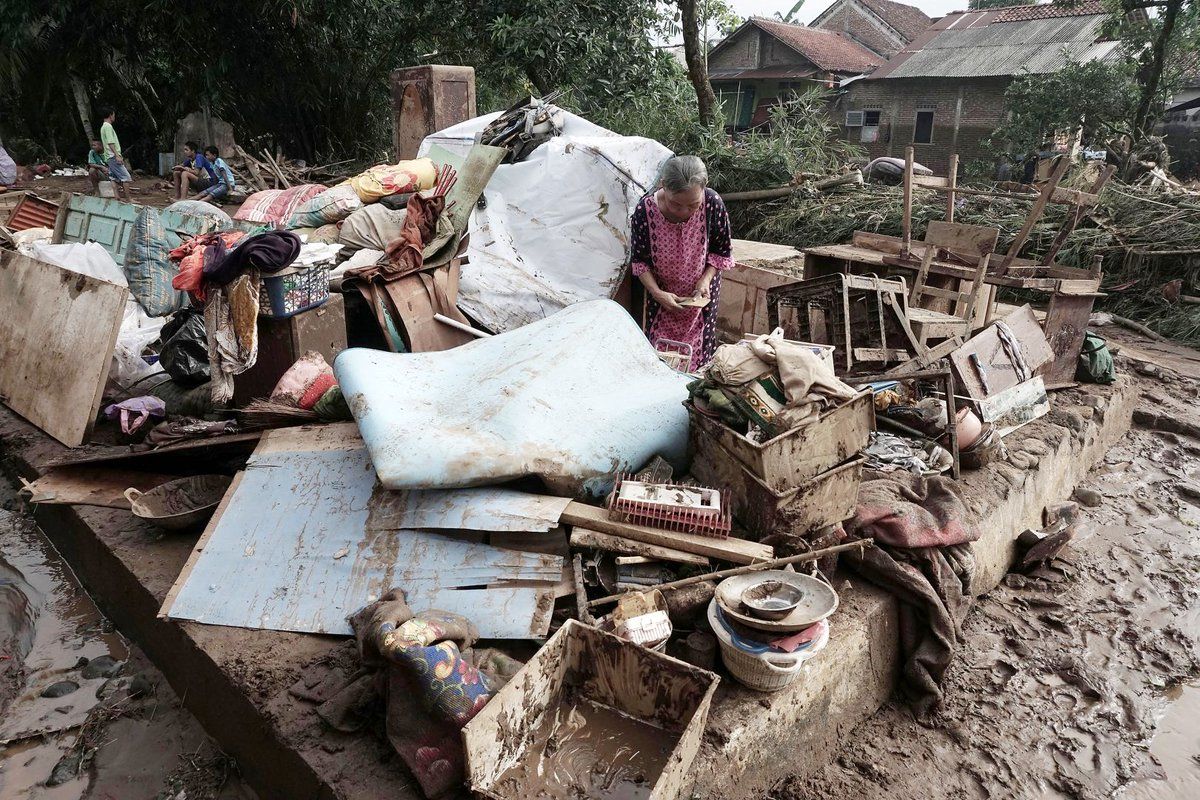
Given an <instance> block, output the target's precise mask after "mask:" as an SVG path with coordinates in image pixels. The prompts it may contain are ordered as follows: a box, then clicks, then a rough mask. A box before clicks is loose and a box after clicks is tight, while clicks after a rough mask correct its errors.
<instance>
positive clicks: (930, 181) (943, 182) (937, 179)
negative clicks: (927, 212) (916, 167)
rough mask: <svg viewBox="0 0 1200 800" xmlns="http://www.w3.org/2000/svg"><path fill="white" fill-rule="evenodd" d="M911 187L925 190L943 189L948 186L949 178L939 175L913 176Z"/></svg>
mask: <svg viewBox="0 0 1200 800" xmlns="http://www.w3.org/2000/svg"><path fill="white" fill-rule="evenodd" d="M912 180H913V186H923V187H924V188H926V189H945V188H947V187H948V186H949V185H950V180H949V178H943V177H941V176H940V175H913V179H912Z"/></svg>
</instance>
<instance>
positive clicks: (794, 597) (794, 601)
mask: <svg viewBox="0 0 1200 800" xmlns="http://www.w3.org/2000/svg"><path fill="white" fill-rule="evenodd" d="M741 600H742V606H744V607H745V609H746V610H747V611H748V612H749V613H751V614H753V615H754V616H756V617H758V618H759V619H772V620H777V619H783V618H784V617H786V616H787V615H788V614H791V613H792V612H793V611H795V610H796V606H798V605H800V603H801V601H803V600H804V592H803V591H802V590H801V589H800V587H799V586H795V585H793V584H790V583H784V582H783V581H779V580H775V579H773V578H768V579H766V580H763V581H761V582H759V583H755V584H753V585H751V586H748V587H747V588H746V589H745V590H744V591H743V592H742V597H741Z"/></svg>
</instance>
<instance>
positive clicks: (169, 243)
mask: <svg viewBox="0 0 1200 800" xmlns="http://www.w3.org/2000/svg"><path fill="white" fill-rule="evenodd" d="M177 246H179V237H178V236H176V235H175V234H173V233H168V231H167V229H166V228H165V227H163V224H162V220H161V218H160V217H159V213H158V210H157V209H154V208H148V207H147V208H143V209H142V210H141V212H139V213H138V215H137V218H136V219H135V220H134V221H133V232H132V233H131V235H130V237H129V249H128V250H127V252H126V254H125V278H126V279H127V280H128V281H129V291H130V292H132V293H133V296H134V297H136V298H137V301H138V303H140V304H141V306H142V308H143V309H144V310H145V312H146V313H147V314H148V315H149V316H151V317H165V316H167V315H168V314H172V313H174V312H176V311H178V310H179V309H181V308H183V307H184V306H185V305H187V297H186V296H185V295H184V293H183V292H181V291H178V290H177V289H175V288H174V287H173V286H172V285H171V281H172V280H173V279H174V278H175V273H176V271H177V270H176V268H175V265H174V264H173V263H171V259H170V257H169V256H168V253H170V252H171V250H172V249H174V248H175V247H177Z"/></svg>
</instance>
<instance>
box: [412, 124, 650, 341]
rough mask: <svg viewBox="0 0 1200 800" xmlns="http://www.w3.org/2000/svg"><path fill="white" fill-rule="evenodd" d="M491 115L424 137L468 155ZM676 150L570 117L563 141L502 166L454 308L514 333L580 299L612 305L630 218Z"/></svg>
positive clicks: (479, 210) (477, 216) (475, 225)
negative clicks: (523, 326)
mask: <svg viewBox="0 0 1200 800" xmlns="http://www.w3.org/2000/svg"><path fill="white" fill-rule="evenodd" d="M497 116H499V114H498V113H496V114H487V115H485V116H482V117H477V118H475V119H471V120H467V121H466V122H462V123H459V124H458V125H454V126H452V127H450V128H447V129H445V130H443V131H439V132H437V133H434V134H432V135H430V136H427V137H426V138H425V140H424V141H423V142H422V143H421V148H420V150H419V152H418V155H421V156H424V155H426V154H427V153H428V152H429V150H430V148H432V147H433V146H435V145H439V146H441V147H444V148H446V149H447V150H449V151H450V152H451V153H455V154H458V155H462V156H465V155H466V153H467V151H469V150H470V149H471V146H472V145H473V144H474V142H475V136H476V134H478V133H480V132H481V131H482V130H483V129H484V128H485V127H487V125H488V123H490V122H491V121H492V120H493V119H495V118H496V117H497ZM670 156H671V151H670V150H668V149H667V148H666V147H664V146H663V145H661V144H659V143H658V142H656V141H654V140H653V139H646V138H643V137H640V136H621V135H620V134H616V133H613V132H612V131H610V130H607V129H606V128H601V127H600V126H598V125H593V124H592V123H590V122H588V121H587V120H586V119H583V118H582V117H579V116H576V115H575V114H571V113H566V115H565V122H564V126H563V133H562V135H561V136H556V137H554V138H553V139H551V140H550V141H548V142H546V143H545V144H543V145H541V146H540V147H538V148H537V149H536V150H534V151H533V152H532V153H531V154H530V155H529V157H528V158H526V159H525V160H524V161H522V162H520V163H518V164H501V165H500V166H499V167H497V169H496V173H495V174H494V175H493V176H492V178H491V180H490V181H489V182H488V185H487V188H486V189H485V190H484V194H483V203H482V204H481V206H482V207H476V209H475V211H474V212H473V213H472V214H471V219H470V222H469V224H468V228H467V230H468V232H469V233H470V235H471V240H470V247H469V248H468V250H467V256H468V263H466V264H464V265H463V268H462V279H461V281H460V283H459V290H458V306H459V307H460V308H461V309H463V311H465V312H466V313H467V314H468V315H470V316H471V317H472V318H473V319H475V320H477V321H478V322H479V323H480V324H482V325H483V326H484V327H485V328H488V329H489V330H493V331H509V330H513V329H514V328H519V327H521V326H522V325H527V324H529V323H530V322H533V321H535V320H539V319H542V318H544V317H546V316H547V315H549V314H553V313H554V312H555V311H558V310H560V309H562V308H565V307H566V306H568V305H570V304H572V303H577V302H579V301H581V300H594V299H596V298H611V297H613V295H614V294H615V293H616V290H617V287H618V285H619V284H620V282H621V279H622V278H623V277H624V275H625V270H626V265H627V264H628V262H629V218H630V216H631V215H632V214H633V209H634V206H635V205H637V202H638V200H639V199H641V197H642V195H643V194H645V193H646V192H647V191H649V189H650V188H651V187H652V186H653V184H654V181H655V180H656V179H657V177H658V172H659V170H660V169H661V168H662V164H663V162H664V161H666V160H667V159H668V158H670Z"/></svg>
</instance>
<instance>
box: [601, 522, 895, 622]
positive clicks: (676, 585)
mask: <svg viewBox="0 0 1200 800" xmlns="http://www.w3.org/2000/svg"><path fill="white" fill-rule="evenodd" d="M874 545H875V540H874V539H859V540H857V541H854V542H849V543H847V544H838V545H834V546H833V547H825V548H822V549H820V550H813V551H812V552H811V553H801V554H800V555H798V556H788V557H786V558H776V559H772V560H771V561H761V562H759V563H757V564H748V565H746V566H744V567H733V568H732V569H722V570H718V571H717V572H708V573H705V574H704V575H693V576H692V577H690V578H683V579H681V580H677V581H671V582H670V583H660V584H658V585H657V586H647V587H646V589H647V590H649V589H659V590H663V589H682V588H683V587H684V586H691V585H692V584H695V583H702V582H704V581H711V580H714V579H717V578H732V577H733V576H734V575H745V574H746V573H748V572H759V571H761V570H764V569H775V568H776V567H782V566H786V565H788V564H799V563H801V562H804V561H816V560H817V559H820V558H824V557H825V556H830V555H833V554H834V553H842V552H845V551H846V550H853V549H855V548H858V549H859V550H860V551H861V550H863V549H865V548H867V547H873V546H874ZM619 599H621V595H619V594H614V595H609V596H608V597H601V598H600V599H599V600H592V601H591V602H590V603H588V608H595V607H596V606H602V605H605V604H606V603H615V602H617V600H619Z"/></svg>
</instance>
